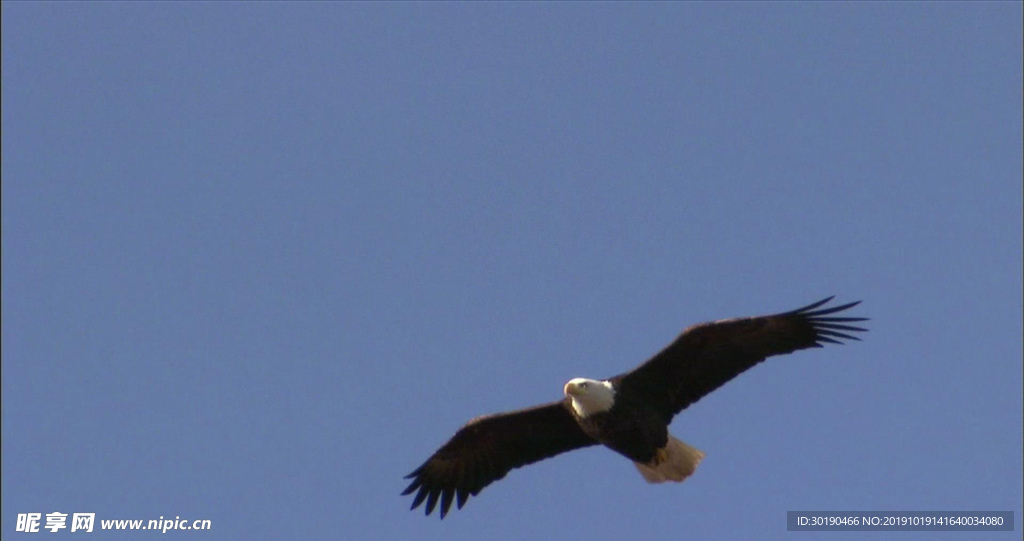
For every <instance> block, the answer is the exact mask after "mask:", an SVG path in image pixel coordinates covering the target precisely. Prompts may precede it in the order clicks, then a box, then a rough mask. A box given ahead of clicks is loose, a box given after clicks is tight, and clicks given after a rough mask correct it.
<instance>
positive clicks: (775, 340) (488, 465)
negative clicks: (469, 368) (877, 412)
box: [402, 297, 867, 519]
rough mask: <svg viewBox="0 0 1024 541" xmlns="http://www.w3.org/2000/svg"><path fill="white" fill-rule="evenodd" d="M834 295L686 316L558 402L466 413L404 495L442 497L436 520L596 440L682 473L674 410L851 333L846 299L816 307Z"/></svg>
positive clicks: (639, 464)
mask: <svg viewBox="0 0 1024 541" xmlns="http://www.w3.org/2000/svg"><path fill="white" fill-rule="evenodd" d="M830 300H832V297H829V298H827V299H824V300H821V301H818V302H816V303H814V304H811V305H808V306H805V307H803V308H798V309H796V310H793V311H790V312H785V313H781V314H775V315H770V316H761V317H747V318H736V319H726V320H721V321H714V322H710V323H703V324H700V325H694V326H692V327H689V328H687V329H686V330H684V331H683V333H682V334H681V335H679V337H678V338H676V340H675V341H674V342H672V343H671V344H669V345H668V347H666V348H665V349H664V350H662V351H661V352H660V353H658V354H657V355H655V356H654V357H652V358H651V359H650V360H648V361H647V362H645V363H643V364H641V365H640V366H638V367H637V368H636V369H634V370H632V371H631V372H627V373H625V374H620V375H618V376H615V377H612V378H608V379H605V380H594V379H586V378H573V379H571V380H569V382H568V383H566V384H565V386H564V387H563V389H562V390H563V393H564V395H565V397H564V398H563V399H562V400H559V401H557V402H551V403H549V404H543V405H540V406H534V407H532V408H527V409H524V410H519V411H512V412H506V413H498V414H495V415H485V416H483V417H477V418H476V419H473V420H471V421H469V423H467V424H466V425H465V426H464V427H462V428H461V429H460V430H459V431H458V432H456V433H455V435H454V436H452V438H451V439H450V440H448V442H447V443H445V444H444V445H443V446H441V448H440V449H438V450H437V452H435V453H434V454H433V455H432V456H431V457H430V458H429V459H427V461H426V462H424V463H423V465H421V466H420V467H419V468H416V470H415V471H413V472H412V473H410V474H409V475H407V476H406V479H412V482H411V483H410V484H409V486H408V487H407V488H406V489H405V490H404V491H403V492H402V495H403V496H405V495H409V494H412V493H413V492H416V496H415V498H414V499H413V502H412V507H411V509H416V508H417V507H419V506H420V505H421V504H422V503H423V502H424V501H426V504H427V505H426V508H425V509H426V514H427V515H429V514H430V513H431V512H433V510H434V508H435V507H436V506H437V503H438V502H439V501H440V504H441V507H440V515H441V518H442V519H443V518H444V517H445V515H446V514H447V513H448V510H449V509H450V508H451V505H452V502H453V501H455V502H457V503H458V508H459V509H462V506H463V505H465V503H466V500H468V499H469V496H470V495H472V496H476V495H477V494H479V493H480V491H481V490H483V488H484V487H486V486H487V485H489V484H491V483H493V482H494V481H497V480H499V479H501V478H503V477H505V475H506V474H508V472H509V471H511V470H512V469H514V468H519V467H522V466H526V465H528V464H533V463H534V462H537V461H540V460H544V459H546V458H550V457H553V456H555V455H557V454H560V453H564V452H566V451H572V450H574V449H580V448H582V447H588V446H591V445H597V444H602V445H604V446H605V447H608V448H610V449H611V450H613V451H615V452H617V453H619V454H620V455H622V456H625V457H626V458H628V459H630V460H631V461H633V464H634V465H635V466H636V468H637V469H638V470H639V471H640V474H641V475H642V476H643V478H644V479H645V480H647V481H648V482H650V483H663V482H666V481H675V482H681V481H683V480H684V479H686V478H687V477H689V476H690V475H691V474H693V472H694V471H695V470H696V469H697V464H699V463H700V461H701V459H703V458H704V453H703V452H701V451H699V450H697V449H695V448H693V447H691V446H690V445H687V444H686V443H683V442H682V441H679V440H678V439H676V438H674V437H673V436H672V435H670V434H669V433H668V425H669V423H671V422H672V418H673V417H674V416H675V415H676V414H677V413H679V412H680V411H682V410H684V409H686V407H687V406H689V405H690V404H693V403H694V402H696V401H698V400H700V399H701V397H703V396H704V395H707V394H708V393H710V392H712V391H714V390H715V389H717V388H719V387H721V386H722V385H724V384H725V383H726V382H728V381H729V380H731V379H733V378H735V377H736V376H738V375H739V374H740V373H741V372H743V371H745V370H747V369H748V368H750V367H752V366H754V365H756V364H757V363H760V362H761V361H763V360H765V359H766V358H768V357H771V356H773V355H784V354H787V353H792V352H794V351H797V350H801V349H807V348H816V347H822V344H823V343H832V344H841V343H842V342H840V340H841V339H847V340H859V338H857V337H856V336H853V335H852V334H849V333H852V332H863V331H866V329H863V328H861V327H856V326H853V325H850V323H853V322H857V321H867V318H862V317H835V316H832V314H835V313H837V312H842V311H844V310H847V309H849V308H853V307H854V306H857V305H858V304H860V302H859V301H858V302H851V303H849V304H844V305H841V306H834V307H831V308H821V307H822V306H823V305H825V304H826V303H828V302H829V301H830Z"/></svg>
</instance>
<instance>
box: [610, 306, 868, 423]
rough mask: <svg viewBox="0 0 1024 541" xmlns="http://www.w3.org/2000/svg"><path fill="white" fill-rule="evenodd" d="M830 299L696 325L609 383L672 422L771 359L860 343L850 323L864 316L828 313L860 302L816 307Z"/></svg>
mask: <svg viewBox="0 0 1024 541" xmlns="http://www.w3.org/2000/svg"><path fill="white" fill-rule="evenodd" d="M830 300H832V297H829V298H827V299H825V300H822V301H818V302H816V303H814V304H811V305H808V306H805V307H803V308H799V309H797V310H793V311H791V312H785V313H782V314H775V315H771V316H761V317H748V318H736V319H726V320H722V321H714V322H711V323H702V324H700V325H694V326H692V327H690V328H688V329H686V330H685V331H683V334H681V335H680V336H679V338H677V339H676V340H675V342H672V343H671V344H670V345H669V346H668V347H666V348H665V349H664V350H662V351H661V352H660V353H658V354H657V355H655V356H654V357H653V358H651V359H650V360H649V361H647V362H646V363H644V364H642V365H640V366H639V367H637V368H636V369H635V370H633V371H632V372H629V373H626V374H622V375H621V376H617V377H616V378H613V380H615V383H616V385H617V386H618V388H619V389H621V390H622V391H623V392H631V393H633V392H635V393H637V395H641V394H642V395H643V396H644V399H645V400H646V401H648V402H649V403H651V404H653V405H654V406H655V407H656V408H657V409H658V411H659V412H660V413H661V414H662V416H663V417H664V419H665V422H666V423H667V422H670V421H671V420H672V417H673V416H674V415H675V414H677V413H679V412H680V411H682V410H683V409H685V408H686V407H687V406H689V405H690V404H693V403H694V402H696V401H697V400H700V399H701V398H702V397H703V396H704V395H706V394H708V393H710V392H711V391H714V390H715V389H717V388H719V387H721V386H722V385H724V384H725V383H726V382H728V381H729V380H731V379H733V378H734V377H736V376H738V375H739V374H740V373H742V372H743V371H745V370H747V369H748V368H750V367H752V366H754V365H755V364H757V363H759V362H761V361H763V360H765V359H766V358H768V357H771V356H772V355H783V354H786V353H792V352H794V351H797V350H801V349H807V348H816V347H822V344H823V343H832V344H841V343H842V342H840V340H842V339H846V340H859V338H857V337H856V336H854V335H852V334H850V333H856V332H864V331H866V330H867V329H863V328H861V327H855V326H853V325H850V323H854V322H857V321H867V318H863V317H833V316H832V314H835V313H837V312H842V311H844V310H847V309H849V308H853V307H854V306H857V305H858V304H860V302H859V301H858V302H851V303H849V304H844V305H841V306H835V307H831V308H821V309H819V307H821V306H822V305H824V304H825V303H827V302H829V301H830Z"/></svg>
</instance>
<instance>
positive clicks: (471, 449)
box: [402, 401, 597, 519]
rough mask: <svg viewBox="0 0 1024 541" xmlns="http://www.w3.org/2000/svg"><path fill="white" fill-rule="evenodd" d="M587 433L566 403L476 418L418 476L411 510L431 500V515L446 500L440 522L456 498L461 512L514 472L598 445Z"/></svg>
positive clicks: (407, 491)
mask: <svg viewBox="0 0 1024 541" xmlns="http://www.w3.org/2000/svg"><path fill="white" fill-rule="evenodd" d="M596 443H597V441H595V440H594V439H592V438H590V436H587V435H586V434H584V433H583V430H581V429H580V427H579V425H578V424H577V423H576V419H575V418H573V415H572V413H571V412H570V411H569V409H568V406H567V404H566V402H565V401H559V402H552V403H550V404H544V405H541V406H535V407H532V408H528V409H524V410H519V411H513V412H508V413H499V414H496V415H487V416H484V417H478V418H476V419H473V420H472V421H470V422H469V423H467V424H466V426H464V427H462V428H461V429H459V431H458V432H456V433H455V435H454V436H452V439H450V440H448V443H446V444H444V445H443V446H442V447H441V448H440V449H438V450H437V452H435V453H434V454H433V456H431V457H430V458H429V459H428V460H427V461H426V462H424V463H423V465H422V466H420V467H419V468H416V471H414V472H412V473H410V474H409V475H407V476H405V478H406V479H412V483H410V484H409V486H408V487H407V488H406V489H405V491H403V492H402V495H403V496H405V495H407V494H412V493H413V491H416V497H415V498H414V499H413V501H412V507H411V508H410V509H416V508H417V507H419V506H420V504H421V503H423V501H424V499H426V502H427V506H426V514H428V515H429V514H430V513H431V512H432V511H433V510H434V506H435V505H436V504H437V502H438V498H440V500H441V511H440V513H441V518H442V519H443V518H444V516H445V515H446V514H447V513H448V509H449V508H451V505H452V499H453V498H456V499H457V501H458V508H459V509H462V506H463V505H465V503H466V500H467V499H469V496H470V495H473V496H476V495H477V494H478V493H479V492H480V491H481V490H483V488H484V487H485V486H487V485H489V484H491V483H493V482H494V481H497V480H498V479H501V478H502V477H505V475H506V474H507V473H508V472H509V471H511V470H512V469H513V468H518V467H521V466H526V465H527V464H532V463H534V462H537V461H539V460H543V459H545V458H550V457H553V456H555V455H557V454H559V453H564V452H566V451H571V450H573V449H578V448H580V447H586V446H588V445H594V444H596Z"/></svg>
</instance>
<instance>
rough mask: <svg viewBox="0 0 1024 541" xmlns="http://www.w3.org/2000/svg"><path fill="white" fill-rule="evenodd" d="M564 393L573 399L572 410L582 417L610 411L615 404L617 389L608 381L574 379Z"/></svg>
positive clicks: (566, 386) (566, 385)
mask: <svg viewBox="0 0 1024 541" xmlns="http://www.w3.org/2000/svg"><path fill="white" fill-rule="evenodd" d="M562 391H563V392H564V393H565V396H567V397H569V398H570V399H572V409H573V410H574V411H575V412H576V415H579V416H580V417H586V416H588V415H591V414H594V413H601V412H605V411H608V410H610V409H611V408H612V406H613V405H614V404H615V388H614V387H612V384H611V383H609V382H607V381H598V380H596V379H587V378H573V379H571V380H569V383H566V384H565V387H564V388H563V389H562Z"/></svg>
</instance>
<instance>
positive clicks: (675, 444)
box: [633, 435, 704, 483]
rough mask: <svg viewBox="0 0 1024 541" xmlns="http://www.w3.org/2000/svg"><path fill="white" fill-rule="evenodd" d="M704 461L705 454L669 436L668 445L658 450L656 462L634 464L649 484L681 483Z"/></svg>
mask: <svg viewBox="0 0 1024 541" xmlns="http://www.w3.org/2000/svg"><path fill="white" fill-rule="evenodd" d="M703 459H704V452H703V451H701V450H700V449H697V448H695V447H691V446H689V445H687V444H685V443H683V442H681V441H679V440H677V439H675V438H674V437H672V435H669V437H668V445H666V446H665V447H664V448H662V449H658V454H657V455H655V457H654V460H652V461H650V462H649V463H647V464H641V463H639V462H634V463H633V464H635V465H636V469H637V470H640V475H643V476H644V479H646V480H647V482H648V483H664V482H666V481H675V482H677V483H681V482H682V481H683V480H685V479H686V478H687V477H689V476H691V475H693V472H694V471H696V470H697V464H700V461H701V460H703Z"/></svg>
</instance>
